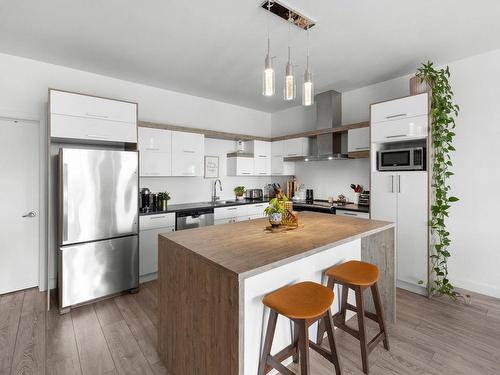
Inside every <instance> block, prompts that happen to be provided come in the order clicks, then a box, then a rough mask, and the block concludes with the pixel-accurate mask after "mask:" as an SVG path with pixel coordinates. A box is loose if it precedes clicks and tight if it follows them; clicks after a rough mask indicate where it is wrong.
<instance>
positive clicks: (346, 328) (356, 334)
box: [335, 320, 359, 340]
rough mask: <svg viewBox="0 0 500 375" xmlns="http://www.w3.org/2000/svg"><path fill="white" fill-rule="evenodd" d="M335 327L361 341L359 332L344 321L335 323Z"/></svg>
mask: <svg viewBox="0 0 500 375" xmlns="http://www.w3.org/2000/svg"><path fill="white" fill-rule="evenodd" d="M335 327H337V328H340V329H341V330H342V331H345V332H347V333H348V334H350V335H351V336H353V337H355V338H357V339H358V340H359V331H356V330H355V329H354V328H351V327H349V326H348V325H347V324H345V323H344V322H342V321H340V320H339V321H335Z"/></svg>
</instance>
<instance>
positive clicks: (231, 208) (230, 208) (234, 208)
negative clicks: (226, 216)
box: [227, 207, 237, 211]
mask: <svg viewBox="0 0 500 375" xmlns="http://www.w3.org/2000/svg"><path fill="white" fill-rule="evenodd" d="M236 209H237V208H236V207H229V208H228V209H227V210H228V211H232V210H236Z"/></svg>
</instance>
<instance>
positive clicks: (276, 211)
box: [264, 196, 288, 227]
mask: <svg viewBox="0 0 500 375" xmlns="http://www.w3.org/2000/svg"><path fill="white" fill-rule="evenodd" d="M287 200H288V199H287V198H286V197H285V196H283V200H282V201H280V200H279V199H278V198H273V199H271V200H270V201H269V206H267V207H266V209H265V210H264V213H265V214H266V216H268V217H269V223H271V226H273V227H279V226H280V225H281V221H282V220H283V213H284V212H285V202H286V201H287Z"/></svg>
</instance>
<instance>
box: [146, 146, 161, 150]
mask: <svg viewBox="0 0 500 375" xmlns="http://www.w3.org/2000/svg"><path fill="white" fill-rule="evenodd" d="M146 150H148V151H160V149H159V148H153V147H148V148H146Z"/></svg>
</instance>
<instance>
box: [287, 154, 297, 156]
mask: <svg viewBox="0 0 500 375" xmlns="http://www.w3.org/2000/svg"><path fill="white" fill-rule="evenodd" d="M287 156H297V154H288V155H287Z"/></svg>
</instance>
